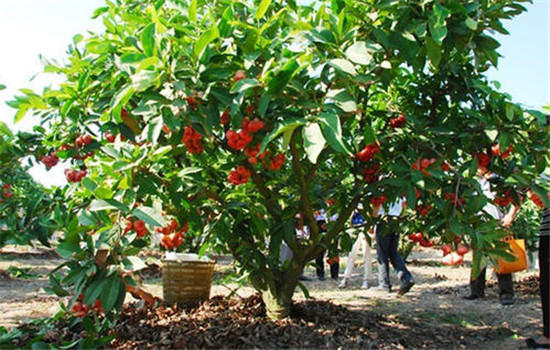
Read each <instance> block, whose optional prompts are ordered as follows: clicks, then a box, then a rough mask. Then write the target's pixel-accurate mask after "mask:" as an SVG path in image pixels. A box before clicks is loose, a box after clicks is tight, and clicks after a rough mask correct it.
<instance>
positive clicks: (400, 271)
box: [389, 222, 414, 295]
mask: <svg viewBox="0 0 550 350" xmlns="http://www.w3.org/2000/svg"><path fill="white" fill-rule="evenodd" d="M396 229H397V223H396V222H394V223H393V225H392V231H391V233H390V234H389V239H390V261H391V264H392V265H393V268H394V269H395V270H396V271H397V277H399V281H400V282H401V287H400V288H399V292H398V294H400V295H403V294H405V293H407V292H408V291H409V290H410V289H411V287H412V286H413V285H414V281H413V278H412V275H411V273H410V271H409V269H407V266H406V265H405V260H403V257H402V256H401V255H400V254H399V252H398V251H397V249H398V246H399V235H398V234H397V233H396Z"/></svg>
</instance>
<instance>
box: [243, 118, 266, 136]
mask: <svg viewBox="0 0 550 350" xmlns="http://www.w3.org/2000/svg"><path fill="white" fill-rule="evenodd" d="M263 127H264V123H263V122H262V121H261V120H259V119H258V118H254V119H253V120H252V121H251V122H250V123H248V125H247V127H246V130H247V131H248V132H249V133H251V134H253V133H255V132H257V131H260V130H261V129H263Z"/></svg>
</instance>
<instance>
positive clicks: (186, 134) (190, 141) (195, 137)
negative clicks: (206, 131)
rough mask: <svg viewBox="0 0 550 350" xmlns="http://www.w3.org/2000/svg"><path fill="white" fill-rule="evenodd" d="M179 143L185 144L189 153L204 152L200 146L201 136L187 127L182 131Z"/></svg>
mask: <svg viewBox="0 0 550 350" xmlns="http://www.w3.org/2000/svg"><path fill="white" fill-rule="evenodd" d="M181 141H182V142H183V143H185V146H186V147H187V150H189V153H193V154H199V153H202V151H204V147H203V146H202V135H201V134H200V133H199V132H198V131H196V130H195V129H193V128H192V127H191V126H189V125H188V126H186V127H185V128H184V129H183V137H182V139H181Z"/></svg>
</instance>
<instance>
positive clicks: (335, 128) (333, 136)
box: [318, 113, 352, 155]
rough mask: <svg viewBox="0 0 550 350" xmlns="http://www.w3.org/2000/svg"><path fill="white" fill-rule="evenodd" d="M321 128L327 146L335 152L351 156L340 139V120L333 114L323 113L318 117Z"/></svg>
mask: <svg viewBox="0 0 550 350" xmlns="http://www.w3.org/2000/svg"><path fill="white" fill-rule="evenodd" d="M318 119H319V121H321V128H322V130H323V135H324V136H325V138H326V140H327V143H328V144H329V146H330V147H331V148H332V149H334V150H335V151H336V152H340V153H344V154H347V155H351V154H352V153H351V152H350V150H349V148H348V147H347V145H346V144H345V143H344V140H343V139H342V125H341V124H340V118H339V117H338V115H337V114H335V113H324V114H321V115H319V116H318Z"/></svg>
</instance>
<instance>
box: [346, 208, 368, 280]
mask: <svg viewBox="0 0 550 350" xmlns="http://www.w3.org/2000/svg"><path fill="white" fill-rule="evenodd" d="M359 209H361V208H359ZM351 223H352V225H354V226H360V225H364V224H365V218H364V217H363V215H361V214H359V212H355V213H353V216H352V219H351ZM365 229H366V228H365V227H361V228H359V230H360V231H359V235H358V236H357V239H356V240H355V243H354V244H353V248H351V252H350V253H349V256H348V263H347V265H346V271H345V272H344V278H343V279H342V281H341V282H340V284H339V285H338V287H339V288H345V287H347V285H348V281H349V280H350V278H351V273H352V271H353V267H354V263H355V258H356V257H357V253H359V248H360V247H362V248H363V257H364V259H365V261H364V269H365V270H364V274H363V284H362V285H361V288H362V289H368V288H369V282H368V278H369V277H370V276H372V254H371V246H370V244H369V242H368V241H367V238H366V234H365Z"/></svg>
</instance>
